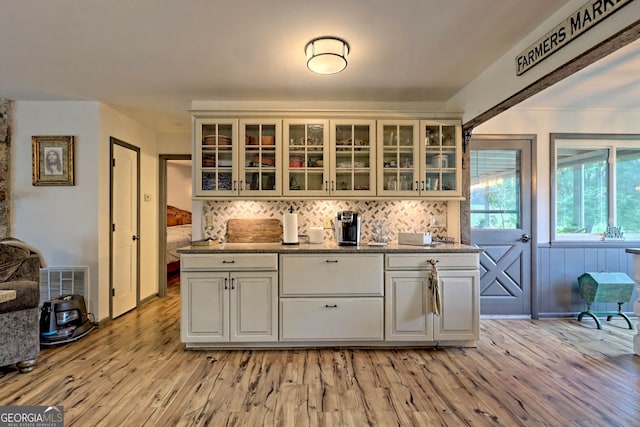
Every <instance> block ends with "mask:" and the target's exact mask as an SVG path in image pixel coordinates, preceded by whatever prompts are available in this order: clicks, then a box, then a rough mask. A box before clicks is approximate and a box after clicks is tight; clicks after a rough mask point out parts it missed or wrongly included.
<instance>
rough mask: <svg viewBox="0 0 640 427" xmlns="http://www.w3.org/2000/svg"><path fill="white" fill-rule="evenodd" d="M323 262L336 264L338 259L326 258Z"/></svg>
mask: <svg viewBox="0 0 640 427" xmlns="http://www.w3.org/2000/svg"><path fill="white" fill-rule="evenodd" d="M325 262H330V263H334V264H337V263H338V260H337V259H328V260H326V261H325Z"/></svg>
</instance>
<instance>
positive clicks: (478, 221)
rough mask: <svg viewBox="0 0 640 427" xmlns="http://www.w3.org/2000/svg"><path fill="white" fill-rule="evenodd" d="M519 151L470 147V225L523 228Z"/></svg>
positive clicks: (477, 226)
mask: <svg viewBox="0 0 640 427" xmlns="http://www.w3.org/2000/svg"><path fill="white" fill-rule="evenodd" d="M519 156H520V152H519V151H517V150H472V151H471V227H472V228H476V229H478V228H480V229H487V228H496V229H515V228H520V170H519V166H520V159H519Z"/></svg>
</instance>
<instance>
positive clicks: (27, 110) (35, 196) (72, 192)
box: [11, 101, 108, 315]
mask: <svg viewBox="0 0 640 427" xmlns="http://www.w3.org/2000/svg"><path fill="white" fill-rule="evenodd" d="M98 110H99V104H98V103H97V102H77V101H74V102H71V101H69V102H37V101H18V102H16V103H15V109H14V120H13V138H12V143H11V175H12V176H11V193H12V196H11V197H12V211H13V213H12V218H13V224H12V230H13V234H14V236H15V237H17V238H19V239H21V240H24V241H25V242H27V243H29V244H31V245H33V246H35V247H36V248H38V249H39V250H40V251H41V252H42V254H43V256H44V258H45V259H46V261H47V264H48V265H50V266H88V267H89V285H90V288H89V298H88V300H87V303H88V304H89V306H88V309H89V310H90V311H91V312H93V313H95V314H98V315H102V314H103V312H102V310H99V308H98V299H97V296H98V287H99V284H101V282H100V280H99V274H98V271H99V268H98V262H99V255H98V240H99V236H98V233H97V230H98V227H99V224H98V197H99V186H98V175H97V174H96V171H97V170H98V167H99V163H100V161H99V159H100V154H99V149H98V144H99V139H98V133H99V120H98ZM34 135H73V136H74V137H75V153H74V158H75V173H74V175H75V185H74V186H46V187H45V186H41V187H36V186H33V185H32V183H31V177H32V168H31V137H32V136H34ZM106 313H107V314H108V306H107V311H106Z"/></svg>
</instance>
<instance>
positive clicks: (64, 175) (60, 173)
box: [31, 135, 74, 185]
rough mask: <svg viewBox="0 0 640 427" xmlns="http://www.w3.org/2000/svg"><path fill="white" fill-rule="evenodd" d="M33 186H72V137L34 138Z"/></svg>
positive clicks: (32, 139) (32, 141) (32, 142)
mask: <svg viewBox="0 0 640 427" xmlns="http://www.w3.org/2000/svg"><path fill="white" fill-rule="evenodd" d="M31 145H32V150H33V158H32V162H33V185H74V182H73V136H70V135H63V136H34V137H32V138H31Z"/></svg>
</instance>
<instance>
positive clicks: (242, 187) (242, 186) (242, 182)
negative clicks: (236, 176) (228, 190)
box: [240, 180, 244, 191]
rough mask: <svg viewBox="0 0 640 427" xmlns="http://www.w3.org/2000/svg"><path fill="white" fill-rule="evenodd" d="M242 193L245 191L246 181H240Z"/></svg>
mask: <svg viewBox="0 0 640 427" xmlns="http://www.w3.org/2000/svg"><path fill="white" fill-rule="evenodd" d="M240 191H244V181H242V180H240Z"/></svg>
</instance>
